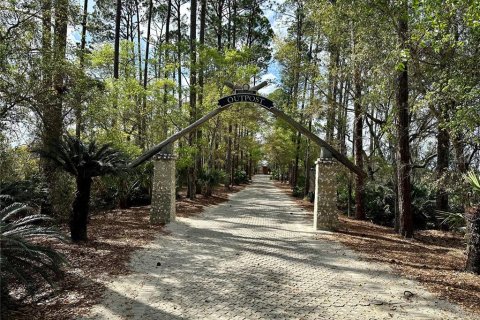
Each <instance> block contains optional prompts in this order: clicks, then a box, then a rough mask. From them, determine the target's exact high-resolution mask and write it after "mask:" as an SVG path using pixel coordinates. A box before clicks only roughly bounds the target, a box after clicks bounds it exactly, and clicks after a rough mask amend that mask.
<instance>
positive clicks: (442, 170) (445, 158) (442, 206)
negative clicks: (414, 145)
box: [435, 121, 450, 211]
mask: <svg viewBox="0 0 480 320" xmlns="http://www.w3.org/2000/svg"><path fill="white" fill-rule="evenodd" d="M449 158H450V135H449V133H448V131H447V130H446V128H444V127H442V122H440V121H439V123H438V132H437V166H436V170H435V171H436V175H437V179H438V180H440V179H442V178H443V177H444V176H445V174H446V172H447V170H448V166H449V164H450V160H449ZM443 184H444V182H443V183H441V185H440V186H439V187H438V190H437V194H436V208H437V210H442V211H448V193H447V192H446V190H445V187H444V186H443Z"/></svg>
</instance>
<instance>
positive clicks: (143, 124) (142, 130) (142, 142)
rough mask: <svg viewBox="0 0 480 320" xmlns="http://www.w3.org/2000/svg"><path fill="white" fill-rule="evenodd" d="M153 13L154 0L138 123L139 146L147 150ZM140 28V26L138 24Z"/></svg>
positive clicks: (150, 11)
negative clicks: (148, 87)
mask: <svg viewBox="0 0 480 320" xmlns="http://www.w3.org/2000/svg"><path fill="white" fill-rule="evenodd" d="M152 14H153V0H150V2H149V4H148V22H147V39H146V44H145V66H144V68H143V90H144V93H143V96H142V98H143V99H142V100H143V101H142V109H141V112H140V123H139V124H138V127H139V129H138V136H139V147H140V148H141V149H142V150H145V148H146V143H147V116H148V115H147V94H146V90H147V84H148V57H149V54H150V32H151V24H152ZM138 27H139V28H140V26H138Z"/></svg>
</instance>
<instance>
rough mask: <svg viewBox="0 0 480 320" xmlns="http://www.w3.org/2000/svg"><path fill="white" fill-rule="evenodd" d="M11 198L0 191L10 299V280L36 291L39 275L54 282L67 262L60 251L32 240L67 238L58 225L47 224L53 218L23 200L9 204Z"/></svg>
mask: <svg viewBox="0 0 480 320" xmlns="http://www.w3.org/2000/svg"><path fill="white" fill-rule="evenodd" d="M11 202H12V199H11V197H9V196H5V195H0V248H1V250H0V275H1V277H0V285H1V296H2V301H3V302H5V300H6V301H7V302H8V283H10V282H11V281H12V280H14V279H15V280H16V281H18V282H19V283H22V284H23V285H24V286H25V287H26V288H27V289H28V291H29V292H30V293H33V292H34V291H35V289H38V286H37V284H38V283H39V282H38V281H37V280H39V278H40V279H43V280H45V281H47V282H48V283H49V284H52V280H53V279H54V278H55V276H57V275H59V274H60V270H61V269H60V268H61V266H62V265H63V264H64V263H65V262H66V259H65V258H64V257H63V255H61V254H60V253H58V252H57V251H55V250H53V249H51V248H49V247H45V246H43V245H40V244H38V243H36V242H35V241H32V240H37V239H42V240H45V239H60V240H62V239H63V237H62V236H61V235H60V233H58V231H57V230H56V229H54V228H52V227H49V226H44V225H43V223H45V222H49V221H50V220H52V219H51V218H49V217H47V216H45V215H41V214H35V213H32V210H31V208H29V207H27V206H26V205H25V204H22V203H19V202H15V203H12V204H9V205H7V203H11ZM4 299H5V300H4ZM2 305H3V303H2ZM2 309H3V308H2Z"/></svg>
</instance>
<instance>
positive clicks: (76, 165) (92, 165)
mask: <svg viewBox="0 0 480 320" xmlns="http://www.w3.org/2000/svg"><path fill="white" fill-rule="evenodd" d="M39 153H40V155H41V156H42V157H44V158H48V159H50V160H53V162H54V163H55V164H56V165H57V166H59V167H61V168H62V169H63V170H65V171H66V172H68V173H69V174H71V175H73V176H74V177H75V180H76V184H77V192H76V195H75V200H74V201H73V205H72V213H71V216H70V234H71V238H72V240H73V241H85V240H87V221H88V212H89V202H90V189H91V186H92V178H93V177H98V176H103V175H106V174H111V173H115V172H118V171H120V170H122V169H124V168H125V167H126V166H125V164H126V161H125V160H126V159H125V158H124V157H123V155H122V154H121V153H120V152H119V151H117V150H115V149H113V148H112V147H111V146H110V145H109V144H105V145H102V146H98V145H97V143H96V142H95V141H92V142H90V143H88V144H86V143H84V142H83V141H81V140H80V139H78V138H76V137H72V136H69V135H66V136H64V137H63V139H62V141H61V143H60V144H58V145H56V146H50V148H48V149H47V150H40V151H39Z"/></svg>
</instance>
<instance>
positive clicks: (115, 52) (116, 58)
mask: <svg viewBox="0 0 480 320" xmlns="http://www.w3.org/2000/svg"><path fill="white" fill-rule="evenodd" d="M121 19H122V0H117V11H116V15H115V42H114V45H113V77H114V78H115V79H118V78H119V72H118V68H119V64H120V21H121Z"/></svg>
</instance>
